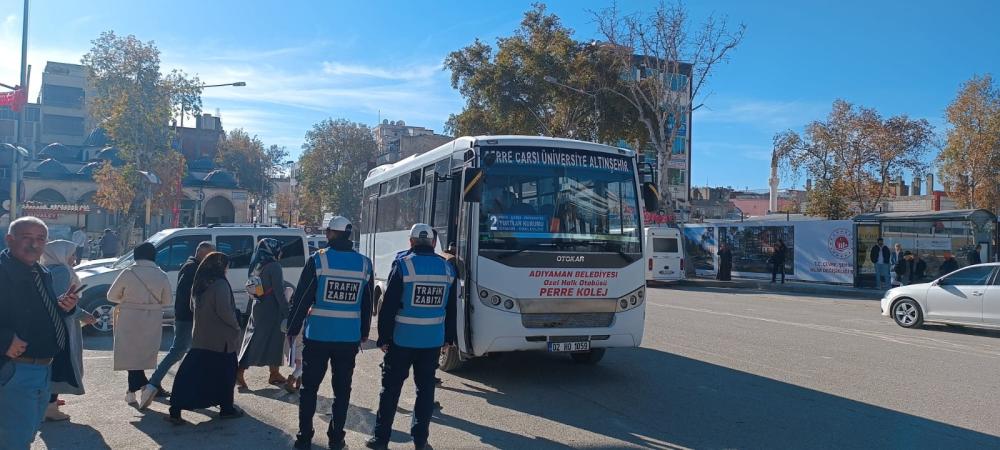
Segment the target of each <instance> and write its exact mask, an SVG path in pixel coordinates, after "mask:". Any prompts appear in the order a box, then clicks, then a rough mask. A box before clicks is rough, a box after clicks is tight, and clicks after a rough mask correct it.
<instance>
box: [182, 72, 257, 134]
mask: <svg viewBox="0 0 1000 450" xmlns="http://www.w3.org/2000/svg"><path fill="white" fill-rule="evenodd" d="M246 85H247V83H246V81H237V82H235V83H222V84H203V85H201V88H202V89H205V88H211V87H223V86H233V87H242V86H246ZM186 112H187V105H185V104H184V102H183V101H181V127H184V115H185V113H186Z"/></svg>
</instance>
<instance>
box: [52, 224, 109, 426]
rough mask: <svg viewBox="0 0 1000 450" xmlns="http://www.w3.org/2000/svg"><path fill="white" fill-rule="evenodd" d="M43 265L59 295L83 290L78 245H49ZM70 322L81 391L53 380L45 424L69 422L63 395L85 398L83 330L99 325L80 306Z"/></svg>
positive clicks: (58, 242)
mask: <svg viewBox="0 0 1000 450" xmlns="http://www.w3.org/2000/svg"><path fill="white" fill-rule="evenodd" d="M41 263H42V265H43V266H45V268H46V269H48V271H49V273H50V274H52V288H53V289H54V290H55V291H56V292H66V291H68V290H69V287H70V286H76V287H77V288H79V287H80V278H78V277H77V276H76V271H74V270H73V266H74V265H76V244H75V243H73V242H70V241H64V240H56V241H52V242H49V243H48V244H46V245H45V253H43V254H42V260H41ZM63 320H64V321H65V322H66V330H68V331H69V339H68V341H69V352H70V362H71V363H72V364H73V371H74V372H75V373H76V380H77V381H78V382H79V387H78V386H74V385H73V384H71V383H68V382H66V381H57V380H52V382H51V383H50V384H51V388H52V396H51V397H50V399H49V406H48V408H47V409H46V410H45V420H48V421H59V420H67V419H69V414H66V413H64V412H62V411H60V410H59V406H60V403H62V402H60V401H59V394H73V395H83V392H84V391H83V328H82V327H81V326H80V324H81V322H82V323H83V324H86V325H90V324H93V323H95V322H97V320H95V319H94V316H92V315H90V313H89V312H87V311H84V309H83V308H81V307H79V306H77V308H76V314H75V315H73V316H70V317H66V318H64V319H63Z"/></svg>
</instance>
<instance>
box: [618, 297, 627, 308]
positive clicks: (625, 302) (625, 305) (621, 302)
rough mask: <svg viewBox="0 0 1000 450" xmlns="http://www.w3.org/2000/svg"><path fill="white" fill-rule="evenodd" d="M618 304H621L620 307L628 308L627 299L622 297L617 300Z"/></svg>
mask: <svg viewBox="0 0 1000 450" xmlns="http://www.w3.org/2000/svg"><path fill="white" fill-rule="evenodd" d="M618 304H619V305H621V307H622V309H626V308H628V300H625V299H624V298H623V299H622V300H621V301H620V302H618Z"/></svg>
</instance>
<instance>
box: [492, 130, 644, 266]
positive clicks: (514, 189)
mask: <svg viewBox="0 0 1000 450" xmlns="http://www.w3.org/2000/svg"><path fill="white" fill-rule="evenodd" d="M483 161H484V164H483V165H484V167H485V169H484V171H485V175H486V177H485V180H486V181H485V187H484V191H483V198H482V202H481V203H480V215H479V249H480V251H481V252H483V253H484V254H487V255H488V256H489V255H490V254H492V255H493V256H497V253H500V254H502V253H504V252H509V251H517V252H521V251H526V250H560V251H567V250H569V251H577V252H617V253H625V254H637V253H639V252H640V247H639V229H638V224H639V202H638V199H637V196H636V186H635V175H634V171H633V165H632V162H631V161H630V160H629V159H628V158H626V157H622V156H618V155H609V154H604V153H597V152H587V151H580V150H567V149H553V148H535V147H507V148H490V149H488V150H484V151H483Z"/></svg>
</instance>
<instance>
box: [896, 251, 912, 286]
mask: <svg viewBox="0 0 1000 450" xmlns="http://www.w3.org/2000/svg"><path fill="white" fill-rule="evenodd" d="M914 270H915V264H914V262H913V253H910V251H909V250H907V251H905V252H903V257H902V258H900V259H899V261H898V262H897V263H896V267H895V271H896V279H897V280H899V285H900V286H906V285H908V284H913V272H914Z"/></svg>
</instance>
